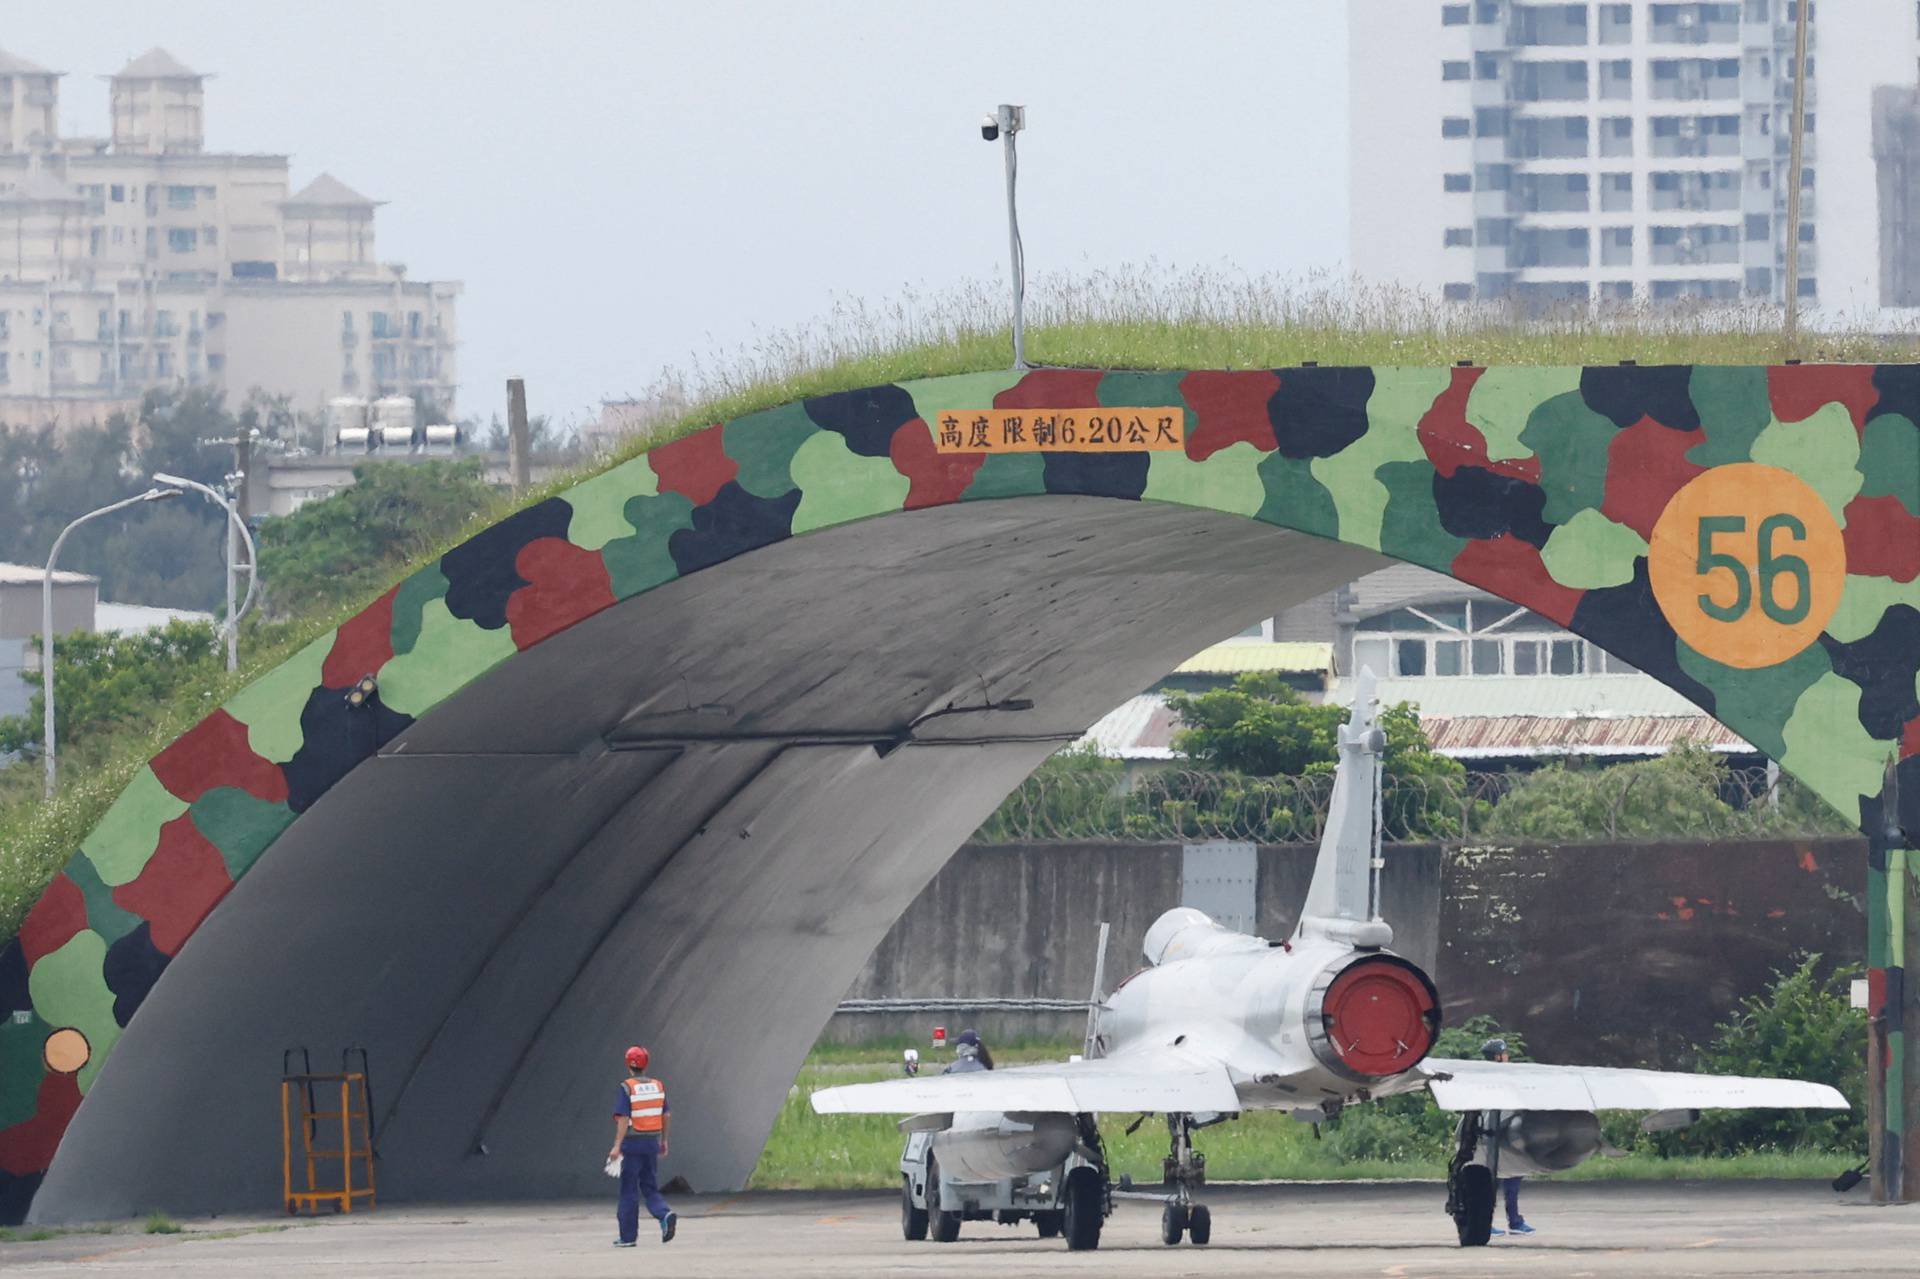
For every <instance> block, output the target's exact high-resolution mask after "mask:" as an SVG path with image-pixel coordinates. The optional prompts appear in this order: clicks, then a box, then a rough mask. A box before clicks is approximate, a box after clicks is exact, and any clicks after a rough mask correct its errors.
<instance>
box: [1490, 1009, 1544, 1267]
mask: <svg viewBox="0 0 1920 1279" xmlns="http://www.w3.org/2000/svg"><path fill="white" fill-rule="evenodd" d="M1480 1055H1481V1056H1482V1057H1485V1058H1486V1059H1487V1060H1488V1061H1512V1060H1513V1054H1512V1053H1509V1052H1508V1051H1507V1041H1506V1040H1504V1039H1489V1040H1488V1041H1487V1042H1486V1043H1484V1044H1481V1045H1480ZM1500 1188H1501V1190H1502V1191H1504V1192H1505V1193H1506V1198H1507V1228H1506V1229H1505V1230H1502V1229H1500V1228H1499V1227H1498V1226H1495V1227H1494V1228H1493V1229H1492V1231H1491V1232H1490V1233H1492V1234H1496V1235H1506V1234H1514V1235H1530V1234H1532V1233H1533V1227H1532V1226H1529V1225H1528V1224H1527V1219H1526V1218H1525V1217H1522V1216H1521V1215H1520V1178H1518V1177H1502V1178H1501V1179H1500Z"/></svg>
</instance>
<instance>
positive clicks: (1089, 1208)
mask: <svg viewBox="0 0 1920 1279" xmlns="http://www.w3.org/2000/svg"><path fill="white" fill-rule="evenodd" d="M1064 1197H1065V1199H1066V1205H1067V1206H1066V1207H1065V1209H1063V1210H1062V1216H1061V1223H1060V1224H1061V1225H1062V1227H1064V1228H1065V1230H1066V1234H1067V1250H1068V1251H1070V1252H1086V1251H1088V1250H1090V1249H1093V1248H1098V1247H1099V1246H1100V1227H1101V1226H1102V1225H1103V1224H1105V1221H1106V1202H1105V1201H1106V1197H1107V1196H1106V1188H1105V1187H1104V1186H1103V1185H1102V1184H1101V1182H1100V1174H1098V1173H1096V1172H1095V1171H1094V1170H1093V1169H1091V1168H1075V1169H1074V1170H1073V1171H1072V1172H1070V1173H1068V1174H1067V1193H1066V1195H1065V1196H1064Z"/></svg>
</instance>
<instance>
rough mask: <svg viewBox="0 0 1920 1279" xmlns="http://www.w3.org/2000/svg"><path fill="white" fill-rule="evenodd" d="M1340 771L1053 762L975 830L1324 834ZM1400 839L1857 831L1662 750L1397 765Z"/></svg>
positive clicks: (1774, 789) (981, 835) (1030, 837)
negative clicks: (1542, 762) (1568, 765)
mask: <svg viewBox="0 0 1920 1279" xmlns="http://www.w3.org/2000/svg"><path fill="white" fill-rule="evenodd" d="M1332 792H1333V775H1332V774H1331V773H1330V772H1329V773H1321V774H1310V775H1307V776H1303V777H1248V776H1244V775H1240V774H1235V773H1221V772H1208V771H1202V770H1195V769H1165V770H1157V771H1152V772H1145V773H1139V774H1136V775H1134V776H1133V777H1131V778H1130V779H1129V778H1127V777H1125V776H1124V775H1123V774H1122V773H1121V772H1120V771H1119V770H1118V769H1117V768H1116V769H1114V770H1112V771H1108V770H1100V769H1084V768H1083V769H1074V770H1063V771H1049V770H1048V769H1045V768H1043V769H1042V770H1041V771H1040V772H1038V773H1035V774H1034V775H1033V776H1032V777H1030V778H1028V779H1027V781H1025V782H1024V783H1022V784H1021V786H1020V787H1019V789H1017V790H1015V791H1014V792H1013V793H1012V794H1011V795H1009V796H1008V797H1007V799H1006V801H1005V802H1004V803H1003V804H1002V805H1001V806H1000V809H999V811H997V812H996V813H995V814H994V815H993V816H992V817H991V818H989V819H988V820H987V822H986V823H985V824H984V825H982V826H981V828H980V829H979V831H978V832H976V833H975V835H974V837H973V838H974V841H975V842H976V843H986V844H1015V843H1022V844H1024V843H1049V842H1103V841H1128V842H1144V843H1167V842H1171V843H1194V842H1200V841H1205V840H1216V839H1224V840H1250V841H1252V842H1255V843H1261V844H1311V843H1316V842H1318V841H1319V839H1320V835H1321V832H1322V830H1323V829H1324V828H1325V826H1326V819H1327V806H1328V801H1329V799H1330V798H1331V796H1332ZM1381 799H1382V802H1381V809H1382V814H1383V819H1384V822H1385V826H1386V830H1385V833H1384V837H1385V839H1386V840H1388V841H1390V842H1405V841H1436V840H1437V841H1443V842H1463V841H1464V842H1493V841H1503V840H1504V841H1513V842H1551V843H1556V844H1564V843H1578V842H1583V841H1592V842H1616V841H1619V840H1622V839H1657V838H1677V839H1752V838H1766V837H1784V838H1799V837H1812V836H1822V835H1847V834H1854V833H1857V830H1856V828H1855V827H1854V826H1853V825H1852V824H1850V823H1848V822H1847V821H1846V820H1845V819H1843V818H1842V817H1840V815H1839V814H1837V813H1835V812H1834V811H1833V810H1832V809H1831V808H1829V807H1828V806H1827V805H1826V804H1824V803H1823V802H1822V801H1820V800H1819V799H1818V798H1817V797H1815V796H1814V795H1813V794H1812V793H1811V792H1809V791H1807V790H1806V789H1805V788H1804V787H1801V786H1799V785H1798V784H1796V783H1795V782H1793V781H1792V779H1790V778H1786V777H1773V778H1770V777H1769V776H1768V772H1767V770H1766V769H1765V768H1751V769H1721V768H1715V769H1713V770H1712V772H1711V773H1710V774H1706V775H1701V774H1699V773H1697V772H1696V773H1695V774H1694V775H1691V776H1690V775H1687V774H1686V773H1684V772H1676V771H1675V770H1673V769H1662V768H1661V767H1659V766H1658V765H1657V764H1626V765H1617V766H1614V767H1600V768H1585V769H1581V768H1575V769H1548V770H1542V771H1539V772H1534V773H1475V772H1469V773H1466V774H1464V775H1456V776H1444V777H1431V778H1428V777H1391V776H1390V777H1388V778H1387V779H1386V782H1385V785H1384V788H1383V793H1382V797H1381Z"/></svg>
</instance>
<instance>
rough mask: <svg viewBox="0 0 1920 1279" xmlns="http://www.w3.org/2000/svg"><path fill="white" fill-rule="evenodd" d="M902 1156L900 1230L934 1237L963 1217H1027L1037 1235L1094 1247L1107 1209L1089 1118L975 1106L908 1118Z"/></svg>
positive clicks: (952, 1230) (945, 1235) (1108, 1196)
mask: <svg viewBox="0 0 1920 1279" xmlns="http://www.w3.org/2000/svg"><path fill="white" fill-rule="evenodd" d="M901 1126H902V1127H903V1128H906V1129H907V1145H906V1149H905V1150H904V1151H902V1152H901V1155H900V1232H901V1233H902V1234H903V1235H905V1236H906V1237H907V1238H908V1239H911V1240H921V1239H925V1238H927V1236H928V1235H929V1234H931V1235H932V1236H933V1238H934V1239H935V1240H937V1241H938V1242H940V1243H952V1242H953V1241H954V1240H955V1239H958V1238H959V1237H960V1223H961V1222H963V1221H992V1222H997V1223H998V1224H1000V1225H1003V1226H1014V1225H1019V1224H1020V1223H1021V1222H1024V1221H1031V1222H1033V1224H1034V1227H1035V1229H1037V1230H1038V1231H1039V1232H1040V1237H1041V1238H1042V1239H1054V1238H1058V1237H1059V1236H1062V1235H1064V1236H1066V1240H1067V1247H1068V1248H1069V1249H1072V1250H1073V1251H1076V1252H1079V1251H1084V1250H1086V1249H1090V1248H1098V1247H1099V1246H1100V1228H1101V1226H1102V1225H1104V1224H1105V1222H1106V1218H1107V1214H1108V1213H1110V1212H1111V1211H1113V1197H1112V1193H1111V1188H1110V1186H1109V1184H1108V1178H1107V1167H1106V1155H1105V1152H1104V1150H1103V1149H1102V1148H1101V1145H1100V1129H1099V1126H1098V1125H1097V1124H1096V1123H1095V1122H1094V1118H1093V1116H1092V1115H1066V1114H1020V1113H1014V1114H1006V1113H1002V1112H999V1111H976V1112H973V1113H964V1112H963V1113H961V1114H933V1115H915V1116H914V1117H913V1118H911V1119H908V1120H905V1121H904V1122H903V1123H902V1125H901Z"/></svg>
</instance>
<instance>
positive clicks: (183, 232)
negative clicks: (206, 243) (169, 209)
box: [167, 227, 200, 253]
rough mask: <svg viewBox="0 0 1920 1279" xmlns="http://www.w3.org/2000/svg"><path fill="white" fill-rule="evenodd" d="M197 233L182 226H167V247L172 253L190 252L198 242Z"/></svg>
mask: <svg viewBox="0 0 1920 1279" xmlns="http://www.w3.org/2000/svg"><path fill="white" fill-rule="evenodd" d="M199 238H200V237H199V235H198V233H196V232H194V231H189V230H187V229H186V228H184V227H169V228H167V248H168V250H169V251H171V252H174V253H191V252H193V250H194V248H195V246H196V245H197V243H198V242H199Z"/></svg>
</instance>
